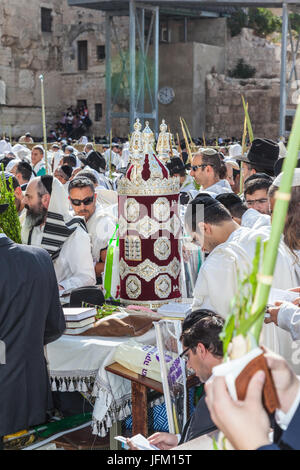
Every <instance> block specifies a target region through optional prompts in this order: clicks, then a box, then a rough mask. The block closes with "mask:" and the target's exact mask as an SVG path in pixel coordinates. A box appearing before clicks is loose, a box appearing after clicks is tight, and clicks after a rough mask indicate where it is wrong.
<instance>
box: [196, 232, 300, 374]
mask: <svg viewBox="0 0 300 470" xmlns="http://www.w3.org/2000/svg"><path fill="white" fill-rule="evenodd" d="M266 228H268V227H266ZM266 228H264V229H260V230H249V229H248V228H245V227H241V228H239V229H237V230H235V231H234V232H233V233H232V234H231V235H230V236H229V238H228V239H227V241H226V242H225V243H222V244H220V245H218V246H217V247H216V248H215V249H214V250H213V251H212V252H211V253H210V254H209V256H208V257H207V259H206V260H205V262H204V264H203V265H202V266H201V268H200V271H199V275H198V279H197V282H196V286H195V290H194V302H193V310H195V309H197V308H208V309H211V310H213V311H215V312H217V313H219V314H220V315H222V316H223V317H224V318H226V317H227V315H228V314H229V312H230V303H231V300H232V299H233V297H234V295H235V294H236V293H237V290H238V275H239V277H240V279H243V277H244V276H245V275H246V274H249V273H250V272H251V270H252V260H253V257H254V253H255V246H256V240H257V238H258V237H259V236H260V237H261V239H262V241H265V240H267V239H268V238H269V230H266ZM296 286H297V280H296V274H295V269H294V268H293V263H292V259H291V255H290V254H289V253H288V251H287V249H286V247H285V246H284V243H283V242H280V245H279V248H278V256H277V262H276V267H275V273H274V277H273V284H272V287H275V288H279V289H290V288H292V287H296ZM262 344H264V345H265V346H267V347H269V348H270V349H271V350H273V351H274V352H277V353H279V354H281V355H282V356H283V357H285V359H286V360H288V361H289V362H290V360H291V356H292V344H291V338H290V336H289V334H288V333H286V332H285V331H283V330H281V329H279V328H278V327H276V326H275V325H274V324H268V325H266V324H265V325H264V327H263V332H262ZM290 365H291V366H293V364H291V362H290ZM299 372H300V371H299Z"/></svg>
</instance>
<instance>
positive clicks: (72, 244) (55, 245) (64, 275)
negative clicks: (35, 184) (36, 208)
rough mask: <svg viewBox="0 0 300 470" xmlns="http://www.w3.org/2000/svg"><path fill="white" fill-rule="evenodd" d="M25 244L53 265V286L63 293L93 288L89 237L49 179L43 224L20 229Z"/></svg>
mask: <svg viewBox="0 0 300 470" xmlns="http://www.w3.org/2000/svg"><path fill="white" fill-rule="evenodd" d="M22 241H23V243H25V244H31V245H35V246H41V247H42V248H44V249H45V250H47V251H48V253H49V254H50V256H51V258H52V261H53V263H54V269H55V272H56V277H57V282H58V284H59V285H61V286H62V287H64V289H65V291H69V290H72V289H75V288H77V287H84V286H91V285H94V284H96V278H95V272H94V264H93V258H92V253H91V243H90V237H89V234H88V233H87V230H86V225H85V221H84V219H83V218H82V217H73V218H72V216H71V214H70V212H69V203H68V197H67V194H66V191H65V189H64V187H63V185H62V184H61V183H60V182H59V181H58V180H57V179H56V178H54V179H53V183H52V193H51V198H50V204H49V207H48V213H47V218H46V223H45V225H43V226H42V227H40V226H39V227H34V228H33V229H32V227H30V225H29V224H28V222H27V220H26V221H25V224H24V226H23V228H22Z"/></svg>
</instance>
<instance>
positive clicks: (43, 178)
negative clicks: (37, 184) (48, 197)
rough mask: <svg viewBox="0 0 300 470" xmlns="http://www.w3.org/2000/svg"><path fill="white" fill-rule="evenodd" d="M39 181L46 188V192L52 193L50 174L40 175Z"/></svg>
mask: <svg viewBox="0 0 300 470" xmlns="http://www.w3.org/2000/svg"><path fill="white" fill-rule="evenodd" d="M41 182H42V183H43V185H44V186H45V188H46V189H47V191H48V193H49V194H51V193H52V183H53V176H52V175H42V176H41Z"/></svg>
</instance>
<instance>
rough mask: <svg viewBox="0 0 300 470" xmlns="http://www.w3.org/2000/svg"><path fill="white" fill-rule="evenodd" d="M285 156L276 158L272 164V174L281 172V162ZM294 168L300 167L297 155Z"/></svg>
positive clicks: (276, 174) (299, 159)
mask: <svg viewBox="0 0 300 470" xmlns="http://www.w3.org/2000/svg"><path fill="white" fill-rule="evenodd" d="M285 158H286V157H280V158H278V160H276V162H275V164H274V175H275V176H278V175H279V173H281V171H282V166H283V162H284V159H285ZM296 168H300V158H299V157H298V161H297V165H296Z"/></svg>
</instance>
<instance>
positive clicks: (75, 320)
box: [63, 307, 97, 335]
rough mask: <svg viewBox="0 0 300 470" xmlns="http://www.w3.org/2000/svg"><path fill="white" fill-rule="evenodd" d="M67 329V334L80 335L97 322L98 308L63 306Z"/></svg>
mask: <svg viewBox="0 0 300 470" xmlns="http://www.w3.org/2000/svg"><path fill="white" fill-rule="evenodd" d="M63 311H64V315H65V320H66V330H65V332H64V334H65V335H79V334H80V333H83V332H84V331H86V330H88V329H89V328H92V327H93V324H94V323H95V321H96V320H95V316H96V313H97V311H96V309H95V308H94V307H82V308H63Z"/></svg>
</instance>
